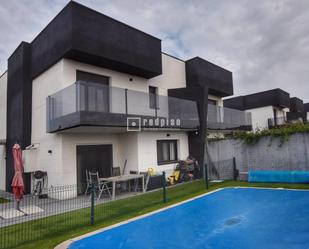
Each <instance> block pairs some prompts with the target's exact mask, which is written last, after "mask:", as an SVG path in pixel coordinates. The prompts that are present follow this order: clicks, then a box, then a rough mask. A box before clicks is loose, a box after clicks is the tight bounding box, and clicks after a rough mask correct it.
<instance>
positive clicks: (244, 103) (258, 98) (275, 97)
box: [223, 88, 290, 111]
mask: <svg viewBox="0 0 309 249" xmlns="http://www.w3.org/2000/svg"><path fill="white" fill-rule="evenodd" d="M223 103H224V106H225V107H228V108H233V109H237V110H242V111H244V110H248V109H254V108H260V107H265V106H277V107H282V108H290V94H289V93H287V92H285V91H283V90H281V89H279V88H277V89H272V90H269V91H264V92H259V93H254V94H250V95H246V96H238V97H235V98H230V99H226V100H224V101H223Z"/></svg>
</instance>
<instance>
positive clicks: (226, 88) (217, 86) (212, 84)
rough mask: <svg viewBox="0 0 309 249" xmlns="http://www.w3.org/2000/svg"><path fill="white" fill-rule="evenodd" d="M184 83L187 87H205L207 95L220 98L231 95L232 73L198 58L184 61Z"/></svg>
mask: <svg viewBox="0 0 309 249" xmlns="http://www.w3.org/2000/svg"><path fill="white" fill-rule="evenodd" d="M186 81H187V86H188V87H192V86H193V87H194V86H195V87H196V86H202V87H207V88H208V89H209V94H213V95H216V96H220V97H226V96H230V95H233V77H232V73H231V72H230V71H228V70H226V69H224V68H221V67H219V66H217V65H215V64H212V63H210V62H208V61H206V60H204V59H202V58H200V57H195V58H192V59H190V60H188V61H186Z"/></svg>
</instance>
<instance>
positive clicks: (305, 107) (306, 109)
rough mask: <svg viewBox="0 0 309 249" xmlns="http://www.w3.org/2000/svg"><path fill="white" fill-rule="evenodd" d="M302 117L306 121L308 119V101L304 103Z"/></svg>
mask: <svg viewBox="0 0 309 249" xmlns="http://www.w3.org/2000/svg"><path fill="white" fill-rule="evenodd" d="M303 115H304V116H303V118H304V121H305V122H308V120H309V103H305V104H304V114H303Z"/></svg>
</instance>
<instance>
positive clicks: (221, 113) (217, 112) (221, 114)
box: [207, 104, 252, 130]
mask: <svg viewBox="0 0 309 249" xmlns="http://www.w3.org/2000/svg"><path fill="white" fill-rule="evenodd" d="M207 128H208V129H209V130H239V129H240V130H251V129H252V118H251V113H249V112H244V111H239V110H236V109H230V108H226V107H221V106H217V105H211V104H209V105H208V113H207Z"/></svg>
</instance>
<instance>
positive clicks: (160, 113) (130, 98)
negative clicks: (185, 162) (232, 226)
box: [47, 81, 199, 132]
mask: <svg viewBox="0 0 309 249" xmlns="http://www.w3.org/2000/svg"><path fill="white" fill-rule="evenodd" d="M150 98H151V97H150V95H149V93H148V92H139V91H134V90H128V89H123V88H117V87H109V86H107V85H103V84H98V83H93V82H85V81H77V82H76V83H75V84H73V85H71V86H69V87H67V88H65V89H63V90H61V91H59V92H57V93H55V94H53V95H51V96H49V97H48V99H47V123H48V126H47V129H48V131H50V132H54V131H58V130H63V129H68V128H71V127H75V126H80V125H91V126H92V125H93V126H126V118H127V117H128V116H130V117H132V116H133V117H134V116H136V117H141V118H169V119H178V120H179V122H180V124H181V125H180V127H176V128H185V129H197V128H198V127H199V118H198V110H197V103H196V102H195V101H190V100H185V99H178V98H174V97H169V96H161V95H156V105H155V106H154V105H152V104H153V102H151V101H150ZM167 128H169V127H167ZM171 128H172V127H171ZM174 128H175V127H174Z"/></svg>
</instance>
